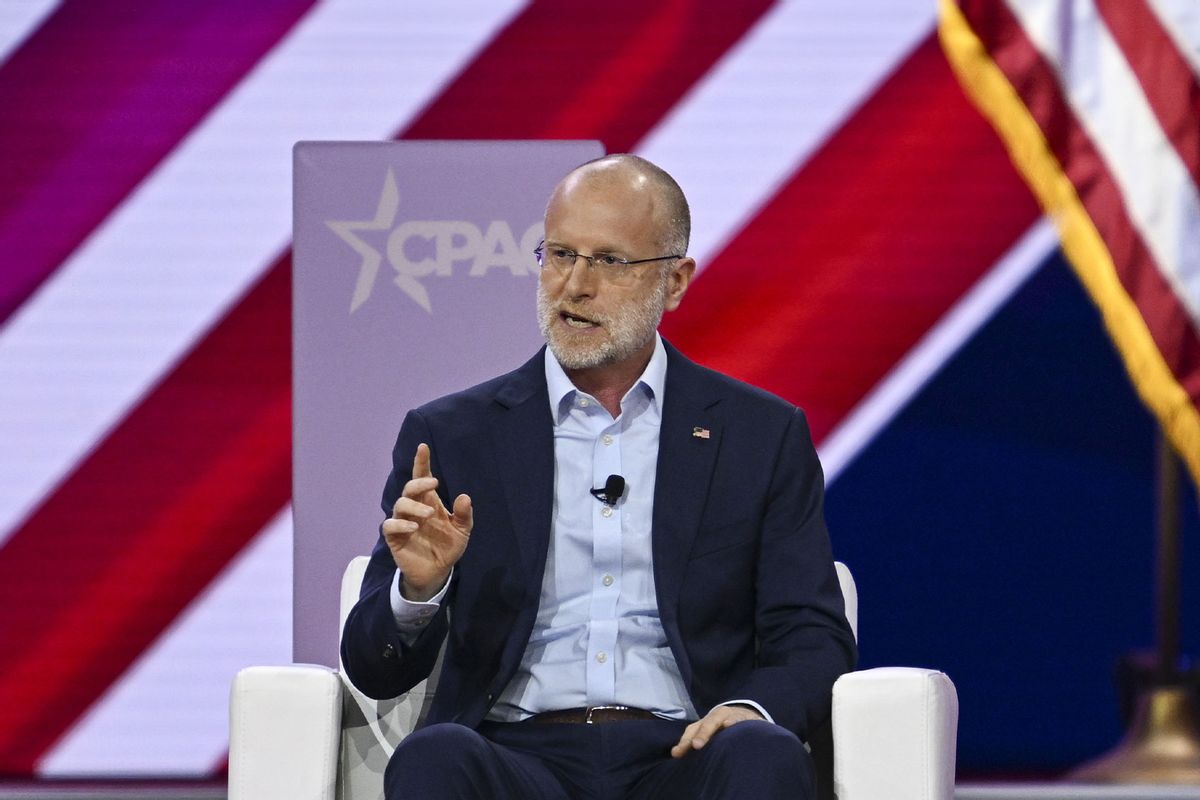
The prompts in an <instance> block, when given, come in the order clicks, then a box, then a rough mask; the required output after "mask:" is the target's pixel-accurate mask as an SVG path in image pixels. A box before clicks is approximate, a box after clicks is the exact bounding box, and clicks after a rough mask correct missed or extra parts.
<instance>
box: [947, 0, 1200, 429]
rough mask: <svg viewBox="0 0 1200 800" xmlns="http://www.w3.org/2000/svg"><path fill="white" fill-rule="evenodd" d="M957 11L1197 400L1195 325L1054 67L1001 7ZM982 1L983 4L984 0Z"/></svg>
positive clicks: (1199, 376)
mask: <svg viewBox="0 0 1200 800" xmlns="http://www.w3.org/2000/svg"><path fill="white" fill-rule="evenodd" d="M961 6H962V10H963V14H964V16H965V17H966V18H967V20H968V22H969V23H970V25H971V27H972V29H973V30H974V31H975V32H976V35H978V36H979V38H980V41H982V42H983V45H984V47H985V48H987V50H988V52H989V53H990V54H991V56H992V58H993V60H994V61H995V62H996V65H997V66H998V67H999V68H1000V70H1001V71H1002V72H1004V74H1005V75H1006V76H1007V77H1008V80H1009V82H1010V83H1012V84H1013V85H1014V86H1015V87H1016V88H1017V92H1018V93H1019V94H1020V95H1021V98H1022V101H1023V102H1024V103H1025V105H1026V107H1027V108H1028V109H1029V111H1030V113H1031V114H1032V115H1033V117H1034V119H1035V120H1036V121H1037V123H1038V126H1039V127H1040V128H1041V129H1042V133H1043V134H1044V135H1045V137H1046V141H1047V143H1048V144H1049V146H1050V149H1051V151H1052V152H1053V153H1054V156H1055V158H1057V159H1058V162H1059V164H1061V165H1062V166H1063V169H1064V170H1065V171H1066V174H1067V177H1068V178H1069V179H1070V180H1071V183H1072V184H1074V186H1075V189H1076V192H1077V193H1078V195H1079V199H1080V201H1081V202H1082V203H1083V206H1084V208H1085V209H1086V210H1087V213H1088V216H1089V217H1090V218H1091V219H1092V221H1093V223H1094V224H1095V225H1096V229H1097V230H1098V231H1099V233H1100V237H1101V238H1102V239H1103V240H1104V242H1105V244H1106V245H1107V246H1108V250H1109V252H1110V253H1111V254H1112V257H1113V263H1114V265H1115V266H1116V270H1117V277H1118V278H1119V279H1120V281H1121V284H1122V285H1123V286H1124V287H1125V291H1126V292H1128V293H1129V296H1130V297H1131V298H1132V299H1133V302H1134V304H1135V305H1136V306H1137V307H1138V310H1139V311H1140V313H1141V316H1142V318H1143V319H1144V320H1145V322H1146V327H1147V328H1149V330H1150V335H1151V337H1152V338H1153V339H1154V342H1155V344H1156V345H1157V347H1158V349H1159V351H1160V352H1161V353H1162V355H1163V358H1164V359H1165V360H1166V362H1167V366H1168V367H1169V368H1170V370H1171V371H1172V372H1173V373H1174V375H1175V377H1176V379H1177V380H1178V381H1179V383H1180V385H1182V386H1183V388H1184V390H1185V391H1186V392H1187V393H1188V396H1189V397H1191V398H1192V402H1193V403H1194V404H1197V405H1200V333H1198V332H1197V330H1196V327H1195V325H1194V323H1193V322H1192V319H1191V317H1190V315H1189V314H1188V312H1187V309H1185V308H1184V306H1183V304H1182V303H1181V302H1180V299H1179V297H1178V296H1177V295H1176V294H1175V292H1174V290H1172V288H1171V287H1170V285H1169V284H1168V283H1167V282H1166V280H1165V279H1164V278H1163V275H1162V271H1161V270H1160V269H1159V266H1158V264H1157V263H1156V262H1155V260H1154V257H1153V255H1152V254H1151V253H1150V251H1149V249H1148V248H1147V247H1146V243H1145V242H1144V241H1143V240H1142V237H1141V235H1140V234H1139V233H1138V231H1137V228H1136V227H1134V225H1133V222H1132V220H1131V219H1130V217H1129V211H1128V209H1127V208H1126V207H1125V201H1124V199H1123V198H1122V196H1121V190H1120V187H1119V186H1118V184H1117V182H1116V180H1115V179H1114V177H1113V175H1112V172H1111V170H1110V169H1109V167H1108V165H1107V164H1106V163H1105V162H1104V160H1103V159H1102V158H1101V156H1100V154H1099V152H1098V151H1097V150H1096V146H1095V143H1094V142H1093V141H1092V140H1091V138H1090V137H1089V136H1088V134H1087V132H1086V131H1085V130H1084V128H1083V126H1082V125H1080V123H1079V120H1078V119H1077V118H1076V117H1075V115H1074V114H1073V113H1072V112H1071V107H1070V105H1069V104H1068V103H1067V100H1066V97H1065V96H1064V95H1063V93H1062V89H1061V87H1060V85H1059V82H1058V75H1057V73H1056V72H1055V70H1054V69H1053V68H1052V67H1051V66H1050V65H1049V64H1047V63H1046V61H1045V60H1044V59H1043V58H1042V57H1041V54H1040V53H1039V52H1038V50H1037V48H1036V47H1035V46H1034V45H1033V43H1032V42H1031V41H1030V40H1029V38H1028V37H1027V36H1026V34H1025V31H1024V29H1023V28H1022V27H1021V25H1020V22H1019V21H1018V20H1017V19H1016V18H1015V17H1014V16H1013V15H1012V13H1011V12H1010V11H1009V10H1008V8H1007V7H1004V6H1003V5H1002V4H1000V6H999V7H994V6H993V5H992V4H990V3H984V2H980V0H964V2H962V3H961ZM985 6H986V8H985Z"/></svg>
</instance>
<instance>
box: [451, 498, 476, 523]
mask: <svg viewBox="0 0 1200 800" xmlns="http://www.w3.org/2000/svg"><path fill="white" fill-rule="evenodd" d="M474 523H475V512H474V511H473V510H472V508H471V498H470V497H468V496H467V495H465V494H460V495H459V496H458V497H456V498H454V524H455V525H457V526H458V527H459V528H460V529H462V530H463V531H465V532H466V533H470V532H471V526H472V525H473V524H474Z"/></svg>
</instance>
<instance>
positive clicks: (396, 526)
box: [382, 519, 417, 544]
mask: <svg viewBox="0 0 1200 800" xmlns="http://www.w3.org/2000/svg"><path fill="white" fill-rule="evenodd" d="M382 530H383V535H384V536H385V537H387V538H388V539H399V540H400V543H401V544H404V542H406V541H408V538H409V537H410V536H412V535H413V534H414V533H416V532H417V523H415V522H413V521H412V520H409V519H385V520H384V521H383V528H382Z"/></svg>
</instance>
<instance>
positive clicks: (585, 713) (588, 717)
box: [525, 706, 659, 725]
mask: <svg viewBox="0 0 1200 800" xmlns="http://www.w3.org/2000/svg"><path fill="white" fill-rule="evenodd" d="M634 719H659V717H656V716H655V715H654V714H652V713H650V712H649V711H647V710H646V709H644V708H630V707H629V706H588V707H587V708H564V709H562V710H561V711H543V712H542V713H540V714H534V715H533V716H532V717H530V718H529V719H527V720H525V721H526V722H546V723H576V724H583V725H603V724H605V723H607V722H628V721H630V720H634Z"/></svg>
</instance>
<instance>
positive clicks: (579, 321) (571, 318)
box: [558, 311, 599, 328]
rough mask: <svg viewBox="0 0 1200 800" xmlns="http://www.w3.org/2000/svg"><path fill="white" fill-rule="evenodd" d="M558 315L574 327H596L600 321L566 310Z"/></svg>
mask: <svg viewBox="0 0 1200 800" xmlns="http://www.w3.org/2000/svg"><path fill="white" fill-rule="evenodd" d="M558 316H559V318H560V319H562V321H563V322H565V323H567V325H568V326H569V327H572V328H595V327H597V326H598V325H599V323H597V322H593V321H592V320H590V319H588V318H586V317H581V316H579V315H578V314H571V313H568V312H566V311H560V312H558Z"/></svg>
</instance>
